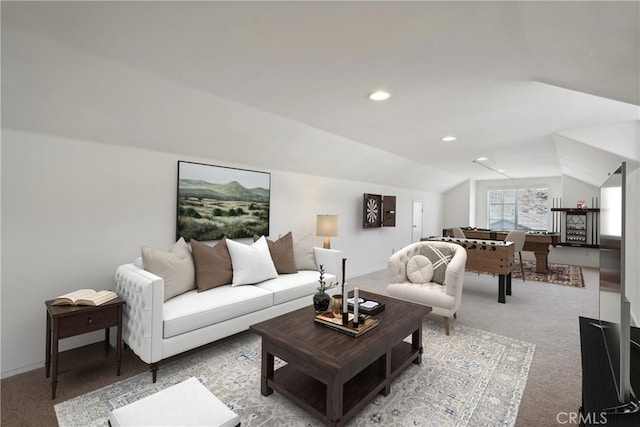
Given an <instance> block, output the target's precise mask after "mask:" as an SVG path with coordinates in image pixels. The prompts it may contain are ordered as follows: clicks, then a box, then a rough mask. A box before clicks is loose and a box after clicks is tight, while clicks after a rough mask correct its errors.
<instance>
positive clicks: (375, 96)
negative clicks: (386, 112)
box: [369, 90, 391, 101]
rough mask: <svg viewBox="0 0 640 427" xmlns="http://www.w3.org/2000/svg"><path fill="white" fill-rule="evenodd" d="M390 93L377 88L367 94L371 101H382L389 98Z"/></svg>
mask: <svg viewBox="0 0 640 427" xmlns="http://www.w3.org/2000/svg"><path fill="white" fill-rule="evenodd" d="M390 96H391V95H390V94H389V92H385V91H384V90H377V91H375V92H373V93H371V94H370V95H369V99H371V100H372V101H384V100H386V99H389V97H390Z"/></svg>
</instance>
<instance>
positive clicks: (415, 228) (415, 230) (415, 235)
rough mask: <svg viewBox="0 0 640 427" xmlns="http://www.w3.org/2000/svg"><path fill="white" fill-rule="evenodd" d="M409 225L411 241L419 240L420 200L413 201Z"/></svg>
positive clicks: (420, 236)
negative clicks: (411, 217) (411, 218)
mask: <svg viewBox="0 0 640 427" xmlns="http://www.w3.org/2000/svg"><path fill="white" fill-rule="evenodd" d="M411 223H412V225H411V242H419V241H420V239H421V238H422V201H420V200H414V201H413V220H412V222H411Z"/></svg>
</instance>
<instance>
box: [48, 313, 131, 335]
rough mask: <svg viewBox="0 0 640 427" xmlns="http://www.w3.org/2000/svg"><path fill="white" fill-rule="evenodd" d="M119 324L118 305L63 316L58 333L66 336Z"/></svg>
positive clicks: (59, 322)
mask: <svg viewBox="0 0 640 427" xmlns="http://www.w3.org/2000/svg"><path fill="white" fill-rule="evenodd" d="M117 324H118V307H112V308H107V309H103V310H96V311H90V312H87V313H78V314H76V315H71V316H65V317H61V318H60V319H59V321H58V335H59V337H60V338H66V337H70V336H74V335H79V334H84V333H86V332H92V331H97V330H99V329H106V328H108V327H110V326H116V325H117Z"/></svg>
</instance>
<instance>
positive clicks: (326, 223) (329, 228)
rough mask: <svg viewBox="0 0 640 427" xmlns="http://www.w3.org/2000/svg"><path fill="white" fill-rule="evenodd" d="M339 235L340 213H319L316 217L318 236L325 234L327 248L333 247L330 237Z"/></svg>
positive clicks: (324, 246) (325, 246)
mask: <svg viewBox="0 0 640 427" xmlns="http://www.w3.org/2000/svg"><path fill="white" fill-rule="evenodd" d="M337 235H338V215H318V216H317V217H316V236H323V237H324V243H323V245H322V247H323V248H325V249H331V242H330V240H329V237H331V236H337Z"/></svg>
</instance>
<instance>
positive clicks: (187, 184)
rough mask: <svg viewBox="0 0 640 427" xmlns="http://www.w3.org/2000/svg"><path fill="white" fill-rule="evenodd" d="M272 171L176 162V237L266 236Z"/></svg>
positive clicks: (199, 239) (197, 238) (206, 239)
mask: <svg viewBox="0 0 640 427" xmlns="http://www.w3.org/2000/svg"><path fill="white" fill-rule="evenodd" d="M270 187H271V174H269V173H268V172H257V171H250V170H244V169H235V168H229V167H223V166H213V165H205V164H200V163H191V162H184V161H179V162H178V197H177V199H178V202H177V215H176V219H177V221H176V223H177V227H176V240H177V239H179V238H180V237H184V239H185V240H186V241H187V242H188V241H190V240H191V239H195V240H198V241H209V240H220V239H222V238H223V237H227V238H229V239H239V238H243V237H253V236H254V235H258V236H262V235H265V236H268V235H269V200H270Z"/></svg>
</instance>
